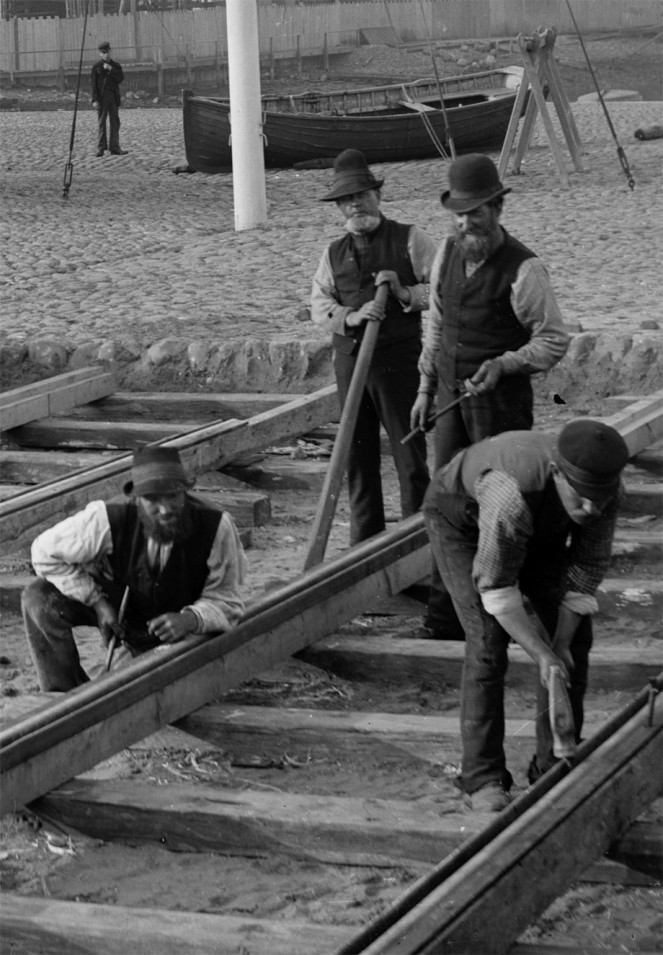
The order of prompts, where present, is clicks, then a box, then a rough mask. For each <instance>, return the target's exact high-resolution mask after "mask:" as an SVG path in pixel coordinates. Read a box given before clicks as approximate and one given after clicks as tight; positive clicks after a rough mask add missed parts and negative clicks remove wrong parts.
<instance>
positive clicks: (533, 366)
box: [500, 258, 571, 375]
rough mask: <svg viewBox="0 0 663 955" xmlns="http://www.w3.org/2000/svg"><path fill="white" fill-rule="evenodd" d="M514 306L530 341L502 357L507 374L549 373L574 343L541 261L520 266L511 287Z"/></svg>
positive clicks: (536, 259)
mask: <svg viewBox="0 0 663 955" xmlns="http://www.w3.org/2000/svg"><path fill="white" fill-rule="evenodd" d="M511 306H512V308H513V310H514V312H515V314H516V318H517V319H518V321H519V322H520V324H521V325H522V326H523V328H525V329H526V331H528V332H529V334H530V339H529V341H528V342H527V344H525V345H523V346H522V348H519V349H517V350H516V351H506V352H504V354H503V355H501V356H500V358H501V361H502V364H503V366H504V371H505V373H506V374H508V375H510V374H518V373H520V374H526V375H532V374H535V373H536V372H540V371H548V370H549V369H550V368H552V367H553V365H555V364H556V363H557V362H558V361H559V360H560V359H561V358H563V357H564V355H565V354H566V351H567V349H568V347H569V342H570V340H571V339H570V336H569V333H568V332H567V330H566V328H565V326H564V319H563V318H562V313H561V311H560V308H559V305H558V304H557V298H556V296H555V292H554V291H553V288H552V285H551V284H550V278H549V276H548V271H547V269H546V267H545V266H544V264H543V262H542V261H541V260H540V259H538V258H530V259H525V261H524V262H523V263H522V264H521V265H520V267H519V269H518V272H517V274H516V277H515V279H514V282H513V285H512V286H511Z"/></svg>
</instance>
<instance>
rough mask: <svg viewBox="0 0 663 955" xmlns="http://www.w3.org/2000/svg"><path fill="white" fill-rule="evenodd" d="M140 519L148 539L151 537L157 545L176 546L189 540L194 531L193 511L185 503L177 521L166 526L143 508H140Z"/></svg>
mask: <svg viewBox="0 0 663 955" xmlns="http://www.w3.org/2000/svg"><path fill="white" fill-rule="evenodd" d="M138 517H139V519H140V523H141V524H142V527H143V530H144V531H145V534H146V536H147V537H151V538H152V540H155V541H156V542H157V544H174V543H177V542H181V541H185V540H188V539H189V537H190V536H191V532H192V530H193V521H192V518H191V511H190V509H189V506H188V504H187V503H186V502H185V503H184V507H183V508H182V510H181V511H180V512H179V513H178V514H177V518H176V520H174V521H173V523H172V524H169V525H168V526H164V525H163V524H162V523H161V522H160V521H159V520H158V519H157V518H155V517H152V516H151V515H150V514H147V513H146V512H145V511H144V510H143V508H142V507H139V508H138Z"/></svg>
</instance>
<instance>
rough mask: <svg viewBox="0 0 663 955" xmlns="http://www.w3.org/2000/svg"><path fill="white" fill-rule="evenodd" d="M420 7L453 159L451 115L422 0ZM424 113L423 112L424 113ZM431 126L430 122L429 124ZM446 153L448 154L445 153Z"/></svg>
mask: <svg viewBox="0 0 663 955" xmlns="http://www.w3.org/2000/svg"><path fill="white" fill-rule="evenodd" d="M419 7H420V9H421V19H422V20H423V22H424V29H425V30H426V36H427V37H428V52H429V54H430V58H431V63H432V64H433V71H434V73H435V79H436V81H437V91H438V93H439V95H440V108H441V110H442V115H443V117H444V135H445V137H446V140H447V145H448V146H449V150H450V152H451V157H452V159H455V158H456V147H455V145H454V139H453V136H452V135H451V130H450V129H449V117H448V116H447V108H446V106H445V105H444V96H443V95H442V85H441V83H440V77H439V75H438V72H437V62H436V61H435V56H434V54H433V41H432V38H431V32H430V30H429V29H428V21H427V20H426V14H425V13H424V5H423V2H422V0H419ZM422 115H423V113H422ZM428 125H429V126H430V123H429V124H428ZM445 155H446V154H445Z"/></svg>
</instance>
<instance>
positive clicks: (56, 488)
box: [0, 370, 663, 955]
mask: <svg viewBox="0 0 663 955" xmlns="http://www.w3.org/2000/svg"><path fill="white" fill-rule="evenodd" d="M74 375H75V376H78V377H75V378H74V380H72V379H71V378H69V377H68V376H63V378H62V379H59V380H54V381H53V382H52V383H51V384H50V385H48V386H47V385H44V384H42V385H41V386H29V389H32V393H27V392H25V391H24V393H23V395H17V394H16V393H8V394H7V395H5V396H2V400H3V403H4V406H3V404H0V412H1V413H2V415H3V424H2V427H3V438H4V439H5V441H4V446H3V450H2V452H1V453H0V491H1V492H2V497H3V498H4V499H3V500H2V501H1V502H0V532H2V538H3V541H4V542H5V544H4V547H5V551H10V552H11V553H12V554H13V555H14V556H15V565H11V564H10V566H11V569H12V573H9V574H3V575H0V577H2V579H0V596H1V597H2V600H3V603H4V607H5V610H6V613H7V614H9V615H11V614H12V613H15V610H16V600H17V595H18V593H19V590H20V586H21V583H22V571H21V570H20V567H21V563H20V562H21V559H24V555H25V549H26V546H27V543H28V542H29V540H30V539H31V538H32V537H33V536H34V534H35V533H36V532H37V531H38V530H39V529H40V527H42V526H45V525H46V524H48V523H50V522H52V521H53V520H54V519H57V518H56V516H55V515H61V514H62V513H63V512H68V511H71V510H74V509H77V508H78V507H80V506H82V504H83V503H84V502H85V501H86V500H90V499H92V498H93V497H96V496H107V495H108V494H110V493H113V492H114V491H115V490H116V489H117V487H118V486H119V485H120V484H121V480H122V478H121V475H122V473H123V470H126V468H127V467H128V466H129V457H128V454H127V450H128V449H129V448H131V447H134V446H136V444H138V443H144V442H146V441H154V440H165V441H170V442H172V443H174V444H175V445H176V446H177V447H179V449H180V451H181V453H182V455H183V457H184V458H185V461H186V463H187V465H188V467H189V468H190V469H191V470H192V471H194V472H195V473H196V474H197V475H198V477H199V480H200V481H201V482H202V484H203V485H204V486H205V491H206V492H208V493H211V494H212V495H217V496H218V498H219V500H221V501H222V502H223V506H226V507H227V508H228V510H230V511H231V513H233V512H234V516H235V518H236V520H237V523H238V524H239V525H240V526H242V527H243V533H244V538H245V541H246V543H247V546H249V547H250V545H251V544H252V543H253V544H254V546H255V545H256V543H257V544H258V546H259V545H260V538H261V536H262V535H264V534H265V532H266V530H267V529H268V528H269V527H270V524H271V523H272V521H273V518H274V515H273V513H272V508H273V509H274V511H277V509H278V507H281V509H283V505H277V501H278V500H279V497H286V498H287V500H288V502H289V503H290V504H291V503H292V502H293V501H296V502H297V504H298V505H299V506H300V507H301V506H302V499H303V498H307V500H309V501H310V509H309V513H312V512H313V510H314V509H315V503H316V490H317V488H318V487H319V485H320V482H321V481H320V479H321V476H322V475H323V474H324V468H325V462H324V460H323V461H316V460H311V459H305V460H299V461H292V459H289V458H287V457H283V456H280V457H279V456H276V455H274V454H273V453H271V454H270V453H267V454H265V449H266V448H272V449H273V448H274V445H275V442H276V441H278V442H279V443H281V444H283V443H287V442H288V441H294V439H295V438H296V437H297V436H301V435H305V436H307V439H308V440H310V439H311V435H316V434H317V435H318V437H319V436H320V435H322V436H323V437H325V436H328V435H329V434H331V433H332V432H329V431H328V430H327V429H326V426H327V424H328V422H329V421H330V420H333V418H334V413H335V410H336V409H335V395H334V393H333V389H326V390H324V391H323V392H318V393H316V394H315V395H313V396H306V397H302V396H299V397H294V398H291V399H290V400H284V398H283V396H281V397H280V398H278V397H276V396H203V395H201V396H196V395H193V396H192V395H186V396H176V395H118V394H115V393H114V386H113V383H112V380H110V379H106V380H104V381H103V382H102V381H101V380H100V379H101V376H100V375H99V373H98V372H94V373H92V372H90V371H89V370H83V371H82V372H80V373H74ZM65 379H66V380H65ZM28 401H29V402H31V403H32V408H29V407H28V406H27V405H26V404H25V402H28ZM661 403H662V397H661V396H660V395H656V396H650V397H649V398H647V399H642V400H639V401H625V402H623V404H624V405H625V406H624V407H623V408H620V410H617V411H616V412H614V413H613V415H612V417H611V418H610V420H611V423H613V424H614V425H615V426H616V427H618V428H619V429H620V430H621V432H622V433H623V434H624V436H625V438H626V440H627V442H628V443H629V447H630V448H631V451H632V453H633V457H632V461H631V464H630V465H629V468H628V472H627V476H626V477H627V488H628V491H629V502H628V505H627V507H626V508H625V510H624V514H623V515H622V517H621V518H620V524H619V531H618V536H617V540H616V544H615V553H614V559H613V569H612V571H611V575H610V577H609V579H607V580H606V581H605V582H604V586H603V588H602V590H601V592H600V594H599V602H600V605H601V615H600V623H599V625H598V627H597V630H598V631H599V637H598V638H597V641H596V646H595V648H594V651H593V657H592V669H591V674H590V678H591V688H590V690H591V691H590V694H589V696H588V707H587V708H588V726H587V733H588V736H587V739H586V740H585V742H584V743H583V744H582V747H581V751H580V759H579V760H578V762H577V765H575V766H574V767H573V768H570V767H568V766H566V765H564V764H560V765H559V766H558V767H556V769H555V770H554V771H553V772H551V773H549V774H547V775H546V776H545V777H544V778H543V779H542V780H541V781H540V782H539V783H537V784H536V785H535V786H532V787H529V788H526V787H525V784H524V773H525V767H526V765H527V762H528V760H529V757H530V755H531V746H532V738H533V724H532V722H531V721H532V717H533V698H534V674H533V668H532V666H531V665H530V664H529V663H528V662H527V660H526V658H525V655H524V654H522V653H520V652H519V651H518V648H515V649H513V651H512V652H511V662H510V670H509V690H508V694H507V697H508V699H507V704H508V706H509V711H508V713H507V716H508V723H507V736H508V756H509V760H510V764H511V765H512V768H513V769H514V770H515V775H516V776H517V778H518V780H519V782H520V785H519V786H518V789H519V795H518V798H517V799H516V800H515V801H514V803H513V804H512V805H511V806H510V807H509V809H508V810H507V811H505V812H504V813H501V814H500V815H499V816H498V817H497V818H496V819H494V818H491V817H488V816H487V817H485V818H480V817H476V816H472V815H469V814H467V813H465V812H464V811H463V807H462V800H461V797H460V794H459V793H458V792H457V790H456V789H455V787H454V785H453V776H454V774H455V769H456V765H457V761H458V758H459V752H460V744H459V739H458V692H457V691H458V685H459V680H460V670H461V664H462V655H463V647H462V644H457V643H450V642H446V641H439V642H432V643H431V642H429V641H416V640H412V639H410V638H409V632H410V630H411V629H412V621H413V619H416V618H417V617H418V615H419V614H420V612H421V606H420V604H418V603H417V602H416V600H414V599H413V597H412V596H410V595H411V594H412V593H413V592H414V587H413V585H416V584H417V582H419V581H421V580H422V578H424V577H425V575H426V573H427V569H428V560H429V555H428V548H427V545H426V538H425V533H424V529H423V526H422V522H421V519H420V518H419V517H414V518H411V519H409V520H408V521H402V522H398V523H394V524H393V526H392V525H390V529H389V530H388V531H386V532H385V534H383V535H381V536H380V537H378V538H376V539H374V540H373V541H370V542H367V543H365V544H363V545H361V546H360V547H357V548H353V549H352V550H350V551H344V550H343V549H342V548H337V549H336V553H334V554H333V555H332V556H331V557H330V558H329V559H328V560H327V561H326V562H325V563H324V564H322V565H321V566H320V567H318V568H316V569H314V570H311V571H308V572H307V573H306V574H298V575H294V576H291V577H290V579H288V580H286V581H285V582H282V583H280V584H277V585H276V586H275V587H273V588H272V589H270V590H268V591H267V592H263V593H260V594H256V595H255V596H254V599H253V600H252V602H251V604H250V607H249V610H248V612H247V615H246V618H245V620H244V621H243V622H242V624H241V625H240V626H239V627H238V628H237V629H236V630H235V631H233V632H232V633H230V634H227V635H224V636H223V637H220V638H218V639H216V640H213V641H209V642H204V641H200V640H196V639H192V640H191V641H190V642H188V643H187V644H186V645H177V646H174V647H171V648H169V649H168V650H166V651H164V652H163V654H162V655H161V656H160V657H159V659H158V661H154V660H152V659H150V660H147V659H145V658H142V659H138V660H136V661H134V663H133V664H132V665H131V667H129V668H127V669H126V670H124V671H121V672H118V673H115V674H111V675H108V676H105V677H103V678H101V679H98V680H94V681H93V682H92V683H91V684H88V685H87V686H85V687H82V688H79V689H78V690H77V691H74V692H72V693H69V694H67V695H66V696H64V697H60V698H57V699H52V700H49V701H48V702H46V703H44V697H43V696H41V697H33V696H30V695H29V694H21V695H19V696H16V697H14V698H9V699H8V698H6V697H5V698H4V703H5V706H4V707H3V709H2V712H1V713H0V716H1V718H2V729H1V730H0V755H1V756H2V767H1V776H0V782H1V784H2V788H1V790H0V800H1V808H2V812H3V813H9V814H11V813H13V812H16V811H19V812H23V808H22V807H25V806H28V807H29V813H30V814H31V815H34V818H37V819H39V820H40V821H41V825H42V828H41V830H39V833H38V835H37V836H36V837H35V838H36V839H37V840H41V841H42V844H43V845H44V846H45V847H46V851H47V852H48V846H50V847H51V851H54V849H58V850H59V851H60V852H61V853H62V862H63V864H62V865H61V866H60V867H59V868H57V869H56V870H54V871H52V872H49V874H48V876H47V878H46V879H45V880H43V881H41V882H38V883H37V884H36V885H32V886H28V887H27V888H26V887H25V886H23V887H22V888H19V889H18V891H13V892H5V893H4V895H3V897H2V900H1V901H0V913H1V915H2V923H3V929H2V932H1V933H0V951H1V952H3V953H4V952H8V953H9V952H11V953H12V955H16V953H21V952H25V953H27V952H58V953H59V952H62V953H64V952H68V953H69V952H72V951H76V952H91V953H92V952H94V953H102V955H105V953H120V952H121V953H125V952H126V953H128V952H136V953H138V955H140V953H148V952H149V953H159V955H161V953H164V955H167V953H170V952H173V953H175V952H177V953H183V952H191V953H207V952H210V953H211V952H215V953H225V952H228V953H230V952H233V953H237V952H241V953H247V955H249V953H250V955H281V953H282V955H286V953H287V955H298V953H302V955H317V953H320V955H326V953H332V952H336V953H339V955H341V953H347V955H349V953H351V952H366V953H369V952H370V953H377V952H399V953H407V952H412V953H414V952H481V953H484V955H485V953H488V952H510V951H513V952H515V953H519V955H525V953H534V952H540V953H544V952H545V953H548V955H552V953H553V952H558V951H565V952H567V953H573V952H578V953H580V952H583V953H587V955H588V953H590V952H591V951H592V950H602V951H608V950H610V949H609V948H606V945H605V939H604V938H602V939H601V941H600V943H599V942H596V948H595V949H592V947H591V945H592V943H594V942H595V940H594V939H593V938H592V935H591V932H590V931H589V930H588V929H587V927H586V926H585V927H584V928H583V927H582V926H578V927H575V928H574V925H573V923H571V926H570V929H569V931H568V932H567V933H566V935H565V942H566V945H565V947H564V946H563V947H562V948H559V947H553V946H551V945H548V946H546V945H542V944H540V943H539V942H538V941H536V939H537V938H538V937H539V936H537V934H536V932H535V931H534V930H533V929H532V928H530V929H528V926H530V927H531V926H535V927H536V925H537V922H538V920H540V918H541V916H542V913H543V912H544V911H545V910H546V908H547V906H549V905H550V904H551V903H552V902H553V901H554V900H555V899H559V898H560V897H562V901H561V902H560V901H558V902H557V903H556V904H557V905H563V897H564V894H565V893H568V891H569V890H571V891H580V889H578V887H581V888H582V887H585V888H586V887H587V886H595V885H597V884H598V885H602V886H604V887H605V886H608V889H605V891H608V890H612V891H617V892H618V893H619V894H620V897H622V898H623V897H625V896H629V893H632V894H634V896H633V897H634V899H636V897H637V896H638V893H640V896H639V901H640V903H642V901H643V896H642V893H645V894H647V893H652V892H654V891H655V886H660V880H661V856H662V852H661V828H660V822H661V805H660V795H661V787H662V782H661V770H660V760H659V756H660V749H661V724H662V720H663V713H662V711H661V697H660V694H659V692H658V691H659V690H660V687H661V683H660V671H661V662H662V661H661V632H660V619H661V584H660V577H661V575H660V569H661V509H662V501H661V469H662V456H661V442H660V439H661V434H662V424H661V421H662V418H661ZM615 404H616V403H615ZM178 408H179V409H180V410H179V412H177V409H178ZM182 409H184V412H182ZM141 415H142V417H140V416H141ZM221 418H223V419H224V420H219V419H221ZM146 419H147V420H146ZM204 420H208V422H209V423H207V424H205V425H203V427H202V428H201V427H200V422H201V421H204ZM7 422H8V424H7ZM193 422H195V426H194V425H193ZM259 454H261V455H262V460H261V461H256V460H255V458H256V457H257V455H259ZM240 480H242V481H243V483H242V484H240ZM248 481H251V482H252V483H251V484H249V483H247V482H248ZM297 482H299V485H298V484H297ZM307 482H308V484H309V487H308V489H307V488H306V487H304V486H303V485H304V484H306V483H307ZM289 485H290V486H291V487H290V491H289V495H290V496H289V497H288V486H289ZM292 485H295V486H294V487H293V486H292ZM288 506H289V504H288V503H286V505H285V507H286V508H287V507H288ZM303 513H304V515H305V514H306V508H304V510H303ZM308 523H310V521H309V522H308ZM285 526H286V530H287V531H288V532H289V533H290V534H292V533H293V532H292V527H288V526H287V525H285ZM307 526H308V524H307V519H306V517H305V516H304V518H303V520H302V522H301V524H300V525H299V527H298V528H297V529H296V532H298V533H300V534H302V535H305V533H306V530H307ZM277 536H278V532H277ZM295 543H296V542H295ZM249 556H250V557H251V556H252V551H251V550H249ZM5 558H6V554H5ZM270 560H271V561H272V562H273V563H274V567H273V571H274V574H273V576H274V578H278V576H279V574H280V573H281V574H282V573H283V571H284V569H285V570H286V571H287V567H286V566H285V565H286V563H287V562H285V563H283V564H282V563H281V562H280V560H281V559H280V558H279V556H278V555H277V556H274V555H270V552H269V551H268V550H267V551H265V552H263V553H261V554H259V555H258V562H259V563H260V561H262V562H263V563H265V562H266V563H267V564H268V563H269V562H270ZM16 566H18V567H19V572H16ZM18 625H19V624H18V622H17V626H18ZM7 861H10V860H5V862H7ZM64 863H66V865H65V864H64ZM629 897H630V896H629ZM636 901H637V899H636ZM516 903H517V904H516ZM634 904H635V903H634ZM623 931H624V930H623ZM528 932H529V935H528ZM523 933H525V934H524V935H523ZM574 933H575V934H574ZM588 933H589V934H588ZM532 939H534V941H532ZM614 940H615V946H618V945H622V941H621V936H619V934H618V933H616V934H615V935H614ZM638 944H639V945H640V947H639V948H638V950H639V951H647V950H651V951H652V952H653V951H656V950H657V948H656V945H655V942H654V941H651V940H650V942H649V943H648V944H649V945H650V948H649V949H648V948H647V943H646V939H644V937H643V938H640V939H639V941H638ZM643 946H644V947H643ZM614 950H615V951H618V950H623V949H622V948H619V947H615V949H614ZM626 950H628V949H626ZM634 950H635V949H634Z"/></svg>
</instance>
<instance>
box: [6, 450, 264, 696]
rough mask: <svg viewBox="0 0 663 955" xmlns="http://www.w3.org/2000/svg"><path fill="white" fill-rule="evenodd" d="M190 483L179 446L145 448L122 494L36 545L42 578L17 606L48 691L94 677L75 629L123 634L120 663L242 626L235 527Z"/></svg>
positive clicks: (242, 563) (241, 559)
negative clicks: (197, 636) (196, 636)
mask: <svg viewBox="0 0 663 955" xmlns="http://www.w3.org/2000/svg"><path fill="white" fill-rule="evenodd" d="M191 485H192V482H191V481H190V480H188V478H187V476H186V473H185V471H184V468H183V467H182V462H181V460H180V456H179V454H178V452H177V451H176V450H175V449H174V448H166V447H161V446H156V447H146V448H143V449H141V450H139V451H137V452H136V453H135V454H134V458H133V467H132V472H131V480H130V481H128V482H127V483H126V484H125V486H124V497H123V498H115V499H113V500H111V501H109V502H107V503H105V502H103V501H92V502H91V503H90V504H88V505H87V507H86V508H85V510H83V511H80V512H78V513H77V514H74V515H72V516H71V517H68V518H66V519H65V520H64V521H61V522H60V523H59V524H56V525H55V526H54V527H52V528H50V529H49V530H47V531H44V533H43V534H40V535H39V537H37V539H36V540H35V541H34V543H33V545H32V563H33V566H34V569H35V572H36V574H37V579H36V580H34V581H32V582H31V583H30V584H28V586H27V587H26V588H25V590H24V591H23V595H22V601H21V605H22V611H23V620H24V623H25V631H26V636H27V639H28V644H29V646H30V652H31V654H32V659H33V662H34V664H35V668H36V670H37V677H38V679H39V685H40V687H41V689H42V690H46V691H66V690H70V689H72V688H73V687H75V686H79V685H80V684H81V683H86V682H87V681H88V680H89V676H88V674H87V673H86V672H85V670H84V669H83V667H82V665H81V662H80V658H79V654H78V649H77V647H76V643H75V641H74V637H73V633H72V628H73V627H80V626H88V627H91V626H92V627H94V626H96V627H98V628H99V630H100V632H101V636H102V639H103V641H104V644H106V645H108V644H109V643H110V641H111V639H113V638H115V639H119V640H121V642H122V647H121V648H120V650H119V651H118V652H117V653H116V655H115V661H114V665H115V667H117V666H118V665H121V664H122V663H125V662H126V661H127V660H128V659H130V658H131V657H133V656H136V655H137V654H141V653H145V652H146V651H148V650H153V649H154V648H156V647H159V646H162V645H163V644H170V643H178V642H179V641H180V640H183V639H184V638H185V637H187V636H188V635H189V634H209V635H210V636H212V635H214V634H218V633H222V632H223V631H225V630H229V629H230V628H232V627H234V626H235V625H236V624H237V623H238V621H239V619H240V617H241V616H242V614H243V612H244V601H243V598H242V592H241V589H242V584H243V582H244V577H245V574H246V557H245V555H244V551H243V549H242V545H241V542H240V539H239V536H238V534H237V530H236V528H235V525H234V523H233V521H232V519H231V517H230V516H229V515H228V514H227V513H226V512H225V511H222V510H220V509H219V508H218V507H216V505H215V504H213V503H211V502H210V501H206V500H205V499H204V498H202V497H199V496H197V495H194V494H192V493H191V492H190V488H191ZM120 608H122V619H120V618H119V614H120Z"/></svg>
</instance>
